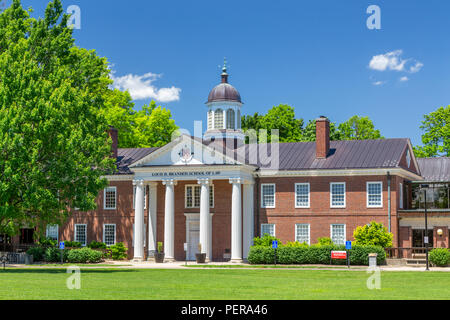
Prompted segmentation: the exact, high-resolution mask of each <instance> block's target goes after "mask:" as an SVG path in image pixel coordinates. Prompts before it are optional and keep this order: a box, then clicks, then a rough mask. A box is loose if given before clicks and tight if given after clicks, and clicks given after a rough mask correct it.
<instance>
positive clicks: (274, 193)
mask: <svg viewBox="0 0 450 320" xmlns="http://www.w3.org/2000/svg"><path fill="white" fill-rule="evenodd" d="M264 186H273V206H265V205H264V192H263V189H264ZM276 188H277V187H276V185H275V183H262V184H261V208H269V209H273V208H275V207H276V203H277V202H276V201H277V189H276Z"/></svg>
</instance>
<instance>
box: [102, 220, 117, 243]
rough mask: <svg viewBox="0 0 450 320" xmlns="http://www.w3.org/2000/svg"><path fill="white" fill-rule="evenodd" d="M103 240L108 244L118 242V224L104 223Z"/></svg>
mask: <svg viewBox="0 0 450 320" xmlns="http://www.w3.org/2000/svg"><path fill="white" fill-rule="evenodd" d="M103 242H104V243H105V244H106V245H107V246H112V245H114V244H116V225H115V224H104V225H103Z"/></svg>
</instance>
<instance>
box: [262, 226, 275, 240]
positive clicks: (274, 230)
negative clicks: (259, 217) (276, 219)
mask: <svg viewBox="0 0 450 320" xmlns="http://www.w3.org/2000/svg"><path fill="white" fill-rule="evenodd" d="M267 225H270V226H273V235H272V237H276V234H277V233H276V229H275V228H276V225H275V223H261V232H260V235H261V237H264V234H263V226H267Z"/></svg>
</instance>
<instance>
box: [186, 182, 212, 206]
mask: <svg viewBox="0 0 450 320" xmlns="http://www.w3.org/2000/svg"><path fill="white" fill-rule="evenodd" d="M188 187H192V206H191V207H188V205H187V188H188ZM195 187H197V188H200V205H201V201H202V199H201V197H202V189H201V187H202V186H201V185H199V184H187V185H185V186H184V208H185V209H198V208H200V205H199V206H195V205H194V203H195V200H194V197H195V196H194V194H195V191H194V189H195ZM211 193H212V197H211ZM209 200H210V202H209V203H210V205H209V208H210V209H214V205H215V200H214V185H213V184H210V185H209ZM211 202H212V206H211Z"/></svg>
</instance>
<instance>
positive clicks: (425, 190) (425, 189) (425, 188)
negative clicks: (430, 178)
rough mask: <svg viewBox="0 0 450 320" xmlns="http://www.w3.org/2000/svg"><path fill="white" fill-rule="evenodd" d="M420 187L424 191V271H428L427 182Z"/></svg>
mask: <svg viewBox="0 0 450 320" xmlns="http://www.w3.org/2000/svg"><path fill="white" fill-rule="evenodd" d="M420 188H421V189H423V191H424V205H425V236H424V243H425V257H426V263H427V266H426V268H425V270H426V271H429V270H430V269H429V268H428V242H429V239H428V216H427V188H428V185H427V184H422V185H421V186H420Z"/></svg>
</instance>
